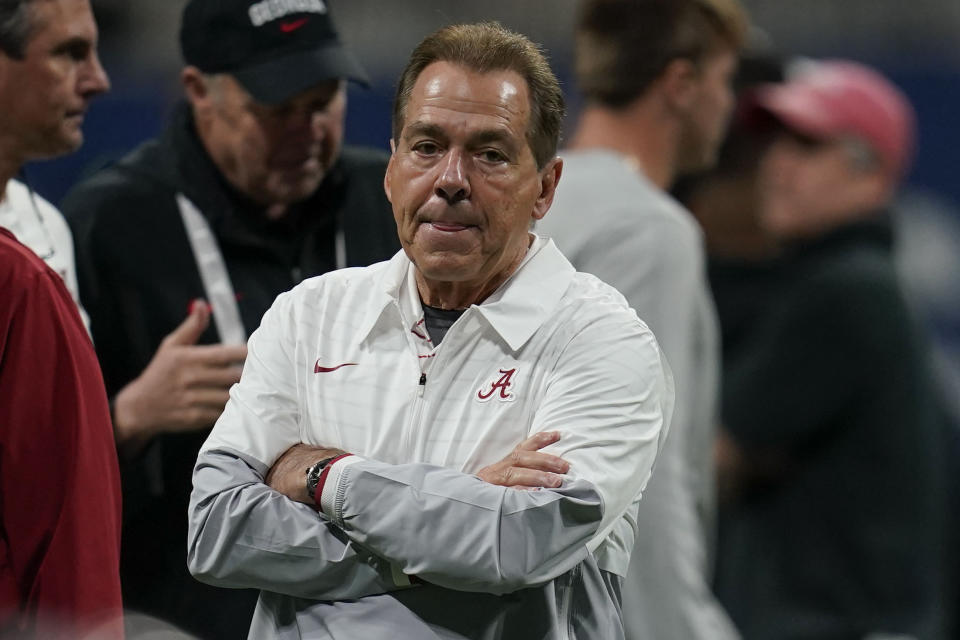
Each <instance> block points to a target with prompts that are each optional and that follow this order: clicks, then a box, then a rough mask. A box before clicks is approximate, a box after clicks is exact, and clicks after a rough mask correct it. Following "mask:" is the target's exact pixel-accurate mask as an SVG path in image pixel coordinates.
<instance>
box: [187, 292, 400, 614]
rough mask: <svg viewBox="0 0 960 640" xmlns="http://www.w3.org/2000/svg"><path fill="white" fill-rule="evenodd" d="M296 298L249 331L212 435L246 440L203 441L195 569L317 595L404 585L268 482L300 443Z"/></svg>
mask: <svg viewBox="0 0 960 640" xmlns="http://www.w3.org/2000/svg"><path fill="white" fill-rule="evenodd" d="M290 302H291V296H290V294H283V295H281V296H280V297H279V298H278V299H277V301H276V302H275V303H274V306H273V307H272V308H271V309H270V310H269V311H267V313H266V315H264V318H263V322H262V324H261V327H260V328H259V329H258V330H257V331H256V332H255V333H254V334H253V335H252V336H251V338H250V340H249V344H248V346H249V354H248V357H247V360H246V363H245V364H244V373H243V378H242V380H241V382H240V384H238V385H234V387H233V389H231V391H230V400H229V401H228V402H227V406H226V407H225V409H224V412H223V414H222V415H221V417H220V419H219V420H218V421H217V425H216V426H215V427H214V431H213V432H212V434H211V436H210V438H211V440H215V439H216V438H217V437H218V434H224V433H226V434H228V436H226V437H227V439H230V440H235V441H236V442H238V443H242V446H241V445H240V444H238V445H237V446H236V447H233V448H230V447H227V448H222V447H221V448H219V449H215V450H211V449H210V448H209V447H208V446H207V445H205V446H204V447H203V448H202V449H201V452H200V455H199V457H198V459H197V464H196V466H195V468H194V472H193V492H192V493H191V496H190V506H189V522H188V524H189V532H188V541H187V564H188V566H189V569H190V572H191V573H192V574H193V575H194V576H195V577H196V578H197V579H198V580H200V581H202V582H205V583H208V584H212V585H214V586H219V587H228V588H255V589H265V590H268V591H273V592H276V593H283V594H287V595H291V596H294V597H300V598H308V599H313V600H342V599H350V598H360V597H363V596H367V595H373V594H379V593H385V592H387V591H391V590H394V589H398V588H403V587H405V586H407V585H409V581H407V580H406V578H405V577H404V576H402V575H401V574H399V573H398V574H397V578H398V579H397V580H395V579H393V577H392V576H391V568H390V567H389V566H388V565H387V563H385V562H384V561H383V560H381V559H379V558H377V557H375V556H372V555H370V554H369V553H367V552H365V551H363V550H361V549H359V548H358V547H357V545H356V544H355V543H352V542H350V540H348V539H347V538H346V537H345V536H344V535H343V533H342V532H341V531H339V530H338V529H337V528H335V527H332V526H331V525H330V524H329V522H328V521H326V519H325V518H323V517H322V516H321V515H320V514H318V513H317V512H316V510H314V509H312V508H310V507H308V506H306V505H304V504H300V503H297V502H293V501H291V500H289V499H288V498H286V497H285V496H284V495H283V494H281V493H278V492H277V491H274V490H273V489H271V488H270V487H269V486H267V485H266V484H265V482H264V478H265V477H266V474H267V471H268V465H267V464H266V463H265V462H263V460H269V461H272V460H273V459H274V458H275V457H276V456H277V455H279V453H282V452H283V451H284V450H286V449H287V448H288V447H290V446H292V445H294V444H297V443H298V442H300V430H299V426H298V420H299V408H298V405H297V390H296V386H295V385H296V381H295V376H293V375H291V373H290V372H291V370H292V364H291V362H292V359H291V353H290V352H289V350H288V348H287V346H286V345H287V344H288V343H287V342H284V340H283V338H286V337H288V336H291V335H294V333H293V332H294V326H295V322H296V319H295V314H294V312H293V311H292V310H291V304H290ZM281 336H282V337H281ZM254 397H255V398H257V399H258V400H259V401H261V404H266V403H264V402H263V399H264V398H265V397H269V398H270V401H269V405H270V408H269V416H267V415H264V413H263V411H262V410H260V411H255V410H253V409H252V408H251V407H250V405H249V404H248V402H247V399H248V398H254ZM241 449H242V451H240V450H241ZM252 451H255V452H257V455H252V454H251V452H252ZM274 454H276V455H274ZM304 482H306V475H305V474H304Z"/></svg>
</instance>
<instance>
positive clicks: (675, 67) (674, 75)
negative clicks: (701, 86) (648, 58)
mask: <svg viewBox="0 0 960 640" xmlns="http://www.w3.org/2000/svg"><path fill="white" fill-rule="evenodd" d="M699 77H700V71H699V69H698V68H697V66H696V65H695V64H694V63H693V61H692V60H688V59H687V58H675V59H674V60H672V61H670V63H669V64H668V65H667V67H666V69H664V70H663V73H662V74H660V84H661V86H662V87H663V95H664V97H665V99H666V101H667V103H668V104H669V105H670V106H671V107H672V108H674V109H676V110H678V111H687V110H688V109H690V108H691V106H693V102H694V101H695V100H696V99H697V95H696V93H697V92H696V89H697V79H698V78H699Z"/></svg>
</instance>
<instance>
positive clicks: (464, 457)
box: [188, 24, 673, 639]
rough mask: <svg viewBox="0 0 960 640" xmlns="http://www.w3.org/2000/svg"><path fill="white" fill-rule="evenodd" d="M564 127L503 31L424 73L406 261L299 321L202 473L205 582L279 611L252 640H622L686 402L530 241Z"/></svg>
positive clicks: (656, 364) (405, 91) (194, 542)
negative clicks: (644, 504)
mask: <svg viewBox="0 0 960 640" xmlns="http://www.w3.org/2000/svg"><path fill="white" fill-rule="evenodd" d="M562 114H563V106H562V95H561V93H560V89H559V85H558V83H557V80H556V78H555V77H554V75H553V73H552V72H551V71H550V69H549V66H548V65H547V63H546V60H545V59H544V57H543V55H542V54H541V53H540V52H539V50H538V49H537V48H536V46H535V45H533V44H532V43H531V42H530V41H529V40H527V39H526V38H524V37H523V36H520V35H517V34H514V33H511V32H509V31H506V30H504V29H502V28H501V27H499V25H495V24H483V25H466V26H464V25H461V26H453V27H448V28H445V29H441V30H440V31H438V32H437V33H434V34H433V35H431V36H429V37H427V38H426V39H425V40H424V41H423V42H422V43H421V44H420V45H419V46H418V47H417V49H416V50H415V51H414V52H413V54H412V56H411V59H410V62H409V64H408V66H407V68H406V70H405V71H404V73H403V75H402V76H401V79H400V82H399V84H398V90H397V96H396V100H395V104H394V123H393V124H394V128H393V129H394V133H393V140H392V145H391V146H392V150H393V154H392V156H391V160H390V164H389V167H388V169H387V175H386V178H385V180H384V186H385V189H386V193H387V195H388V197H389V199H390V201H391V203H392V205H393V210H394V216H395V218H396V222H397V230H398V234H399V237H400V240H401V244H402V245H403V251H401V252H399V253H398V254H397V255H395V256H394V257H393V259H391V260H390V261H388V262H384V263H380V264H377V265H374V266H371V267H368V268H358V269H347V270H342V271H339V272H336V273H331V274H327V275H324V276H321V277H319V278H315V279H312V280H309V281H307V282H305V283H303V284H302V285H300V286H298V287H297V288H295V289H294V290H293V291H291V292H290V293H288V294H284V295H282V296H280V297H279V298H278V299H277V301H276V303H275V304H274V306H273V307H272V308H271V310H270V311H268V312H267V314H266V315H265V316H264V319H263V322H262V324H261V326H260V328H259V329H258V330H257V332H256V333H255V334H254V335H253V336H252V337H251V339H250V343H249V349H250V351H249V357H248V359H247V362H246V366H245V369H244V372H243V377H242V379H241V381H240V383H239V384H238V385H237V386H235V387H234V388H233V390H232V391H231V399H230V401H229V402H228V404H227V407H226V409H225V411H224V414H223V416H222V417H221V418H220V420H219V421H218V423H217V425H216V426H215V427H214V430H213V432H212V433H211V435H210V438H209V439H208V440H207V442H206V443H205V445H204V446H203V448H202V449H201V452H200V456H199V458H198V460H197V466H196V469H195V470H194V479H193V481H194V490H193V495H192V497H191V507H190V541H189V557H188V562H189V566H190V569H191V571H192V572H193V574H194V575H195V576H197V577H198V578H199V579H201V580H203V581H207V582H210V583H212V584H217V585H220V586H225V587H257V588H259V589H261V595H260V601H259V604H258V608H257V612H256V614H255V616H254V621H253V625H252V627H251V631H250V635H251V637H257V638H264V637H276V638H287V637H290V638H292V637H301V636H302V635H306V636H310V635H311V634H317V635H320V634H325V635H323V637H330V638H417V639H422V638H440V637H443V638H467V637H470V638H475V637H499V638H529V637H559V636H560V635H562V634H564V633H570V634H571V635H574V636H576V637H578V638H598V639H599V638H603V639H610V638H622V637H623V626H622V623H621V619H620V598H619V593H620V582H621V580H622V576H623V575H624V574H625V572H626V568H627V565H628V563H629V553H630V549H631V548H632V543H633V535H634V528H635V517H636V507H637V501H638V500H639V497H640V492H641V490H642V489H643V487H644V485H645V484H646V482H647V480H648V478H649V476H650V472H651V468H652V465H653V461H654V458H655V456H656V453H657V451H658V449H659V447H660V443H661V441H662V438H663V436H664V435H665V425H666V424H668V422H669V416H670V412H671V409H672V403H673V385H672V379H671V377H670V374H669V372H668V369H667V367H666V365H665V363H664V361H663V359H662V357H661V355H660V351H659V348H658V347H657V344H656V341H655V339H654V337H653V335H652V334H651V333H650V331H649V329H647V327H646V325H645V324H643V322H641V321H640V320H639V319H638V318H637V317H636V315H635V314H634V313H633V311H631V310H630V309H629V307H628V306H627V304H626V302H625V301H624V299H623V297H622V296H621V295H620V294H618V293H617V292H616V291H615V290H614V289H612V288H611V287H609V286H607V285H605V284H603V283H602V282H600V281H599V280H597V279H596V278H594V277H593V276H589V275H586V274H581V273H577V272H576V271H575V270H574V268H573V267H572V266H571V265H570V263H569V262H567V260H566V259H565V258H564V257H563V256H562V255H561V254H560V253H559V251H558V250H557V249H556V247H555V246H554V245H553V244H552V243H551V242H549V241H546V240H544V239H542V238H538V237H537V236H535V235H534V234H532V233H530V231H529V229H530V225H531V223H532V222H533V221H534V220H537V219H540V218H542V217H543V216H544V215H546V213H547V210H548V209H549V207H550V204H551V202H552V199H553V195H554V192H555V188H556V185H557V182H558V180H559V179H560V175H561V170H562V162H561V160H559V159H558V158H557V157H556V155H555V154H556V146H557V140H558V136H559V130H560V124H561V120H562ZM517 442H520V443H521V444H520V445H519V446H516V447H515V445H516V443H517ZM498 460H499V462H497V461H498ZM305 471H306V473H305ZM501 485H502V486H501ZM523 489H532V490H523Z"/></svg>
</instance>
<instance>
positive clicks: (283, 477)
mask: <svg viewBox="0 0 960 640" xmlns="http://www.w3.org/2000/svg"><path fill="white" fill-rule="evenodd" d="M345 453H346V451H341V450H340V449H327V448H324V447H315V446H313V445H309V444H295V445H293V446H292V447H290V448H289V449H287V450H286V451H284V452H283V455H281V456H280V457H279V458H277V461H276V462H274V463H273V466H272V467H271V468H270V471H269V472H267V478H266V483H267V484H268V485H269V486H270V488H271V489H273V490H275V491H279V492H280V493H282V494H283V495H285V496H287V497H288V498H290V499H291V500H294V501H296V502H302V503H304V504H309V505H310V506H313V505H314V501H313V499H312V498H310V495H309V494H308V493H307V469H309V468H310V467H312V466H313V465H315V464H316V463H318V462H320V461H321V460H325V459H326V458H334V457H336V456H340V455H343V454H345Z"/></svg>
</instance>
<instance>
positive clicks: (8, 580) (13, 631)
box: [0, 229, 122, 638]
mask: <svg viewBox="0 0 960 640" xmlns="http://www.w3.org/2000/svg"><path fill="white" fill-rule="evenodd" d="M0 291H2V292H3V293H2V296H0V300H2V303H0V493H2V495H3V500H2V501H0V530H2V533H3V535H2V537H0V636H2V637H4V638H6V637H10V636H15V637H17V636H18V634H23V635H24V636H25V637H38V638H51V637H57V638H59V637H64V638H76V637H80V636H81V635H82V634H83V633H86V632H88V631H90V630H91V629H93V628H95V627H99V628H100V632H101V633H102V634H103V636H104V637H107V638H114V637H118V636H120V635H121V634H122V629H121V627H122V615H121V614H122V611H121V608H122V605H121V601H120V576H119V572H118V566H119V562H120V473H119V469H118V467H117V457H116V453H115V451H114V447H113V438H112V435H111V430H110V413H109V409H108V407H107V396H106V394H105V393H104V390H103V379H102V378H101V376H100V368H99V367H98V366H97V358H96V354H95V353H94V351H93V345H91V344H90V338H89V336H88V335H87V331H86V329H85V328H84V326H83V322H81V320H80V315H79V313H78V312H77V307H76V304H75V303H74V301H73V298H72V297H71V296H70V293H69V292H68V291H67V289H66V286H65V285H64V283H63V281H62V280H61V279H60V277H59V276H58V275H57V274H56V273H55V272H54V271H53V270H52V269H50V268H49V267H47V266H46V265H45V264H44V263H43V261H42V260H40V258H38V257H37V256H36V255H34V254H33V252H32V251H30V249H28V248H27V247H25V246H24V245H22V244H20V243H19V242H17V240H16V239H15V238H14V237H13V234H11V233H10V232H8V231H6V230H5V229H0ZM103 625H105V626H103Z"/></svg>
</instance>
